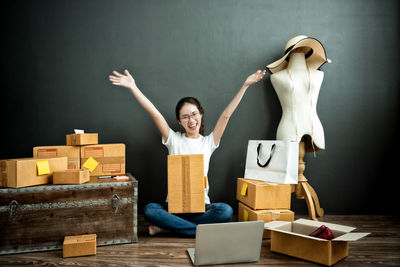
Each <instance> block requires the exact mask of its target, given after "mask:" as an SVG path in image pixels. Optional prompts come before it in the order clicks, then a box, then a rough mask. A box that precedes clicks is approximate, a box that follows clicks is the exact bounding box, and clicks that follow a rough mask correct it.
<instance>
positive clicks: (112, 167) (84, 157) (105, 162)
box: [81, 144, 125, 176]
mask: <svg viewBox="0 0 400 267" xmlns="http://www.w3.org/2000/svg"><path fill="white" fill-rule="evenodd" d="M88 160H89V161H88ZM93 160H94V162H95V163H96V164H95V165H96V166H94V165H93V167H94V168H93V170H92V171H91V172H90V176H105V175H120V174H125V144H101V145H88V146H82V147H81V168H84V167H85V163H86V162H88V163H89V162H93Z"/></svg>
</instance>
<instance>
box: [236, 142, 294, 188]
mask: <svg viewBox="0 0 400 267" xmlns="http://www.w3.org/2000/svg"><path fill="white" fill-rule="evenodd" d="M298 168H299V142H296V141H280V140H249V144H248V146H247V157H246V169H245V174H244V178H248V179H253V180H260V181H265V182H272V183H281V184H297V182H298Z"/></svg>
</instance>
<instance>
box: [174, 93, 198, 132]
mask: <svg viewBox="0 0 400 267" xmlns="http://www.w3.org/2000/svg"><path fill="white" fill-rule="evenodd" d="M185 104H193V105H195V106H196V107H197V109H198V110H199V112H200V114H201V115H202V116H201V125H200V129H199V133H200V134H201V135H203V136H204V110H203V107H202V106H201V104H200V101H199V100H197V99H196V98H194V97H184V98H182V99H181V100H179V101H178V104H176V108H175V115H176V119H177V120H178V121H180V117H179V112H180V111H181V108H182V107H183V106H184V105H185Z"/></svg>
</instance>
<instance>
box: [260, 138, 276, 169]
mask: <svg viewBox="0 0 400 267" xmlns="http://www.w3.org/2000/svg"><path fill="white" fill-rule="evenodd" d="M261 145H262V143H259V144H258V146H257V165H258V166H260V167H262V168H265V167H267V166H268V164H269V162H270V161H271V159H272V156H273V154H274V151H275V144H272V146H271V153H270V154H269V158H268V160H267V162H265V164H261V163H260V159H259V158H260V150H261Z"/></svg>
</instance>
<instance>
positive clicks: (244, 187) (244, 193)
mask: <svg viewBox="0 0 400 267" xmlns="http://www.w3.org/2000/svg"><path fill="white" fill-rule="evenodd" d="M241 194H242V196H245V195H246V194H247V183H244V184H243V186H242V191H241Z"/></svg>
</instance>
